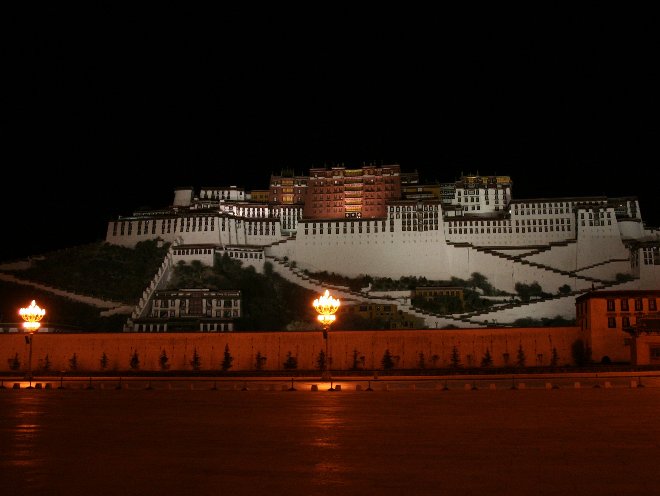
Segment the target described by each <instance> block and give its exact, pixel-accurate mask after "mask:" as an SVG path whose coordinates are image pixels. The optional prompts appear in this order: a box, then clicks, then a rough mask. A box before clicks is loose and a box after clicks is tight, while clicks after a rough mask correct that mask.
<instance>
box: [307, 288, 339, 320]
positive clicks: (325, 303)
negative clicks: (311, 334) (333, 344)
mask: <svg viewBox="0 0 660 496" xmlns="http://www.w3.org/2000/svg"><path fill="white" fill-rule="evenodd" d="M313 305H314V310H316V311H317V312H318V314H319V315H318V317H317V318H318V320H319V322H321V324H323V325H330V324H332V323H333V322H334V321H335V318H336V317H335V315H334V314H335V312H336V311H337V309H338V308H339V300H338V299H337V298H333V297H332V296H330V292H329V291H328V290H327V289H326V290H325V293H324V294H323V296H321V297H320V298H317V299H315V300H314V303H313Z"/></svg>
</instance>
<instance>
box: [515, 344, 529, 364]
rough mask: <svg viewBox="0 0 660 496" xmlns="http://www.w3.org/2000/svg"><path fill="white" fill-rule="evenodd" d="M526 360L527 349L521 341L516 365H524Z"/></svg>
mask: <svg viewBox="0 0 660 496" xmlns="http://www.w3.org/2000/svg"><path fill="white" fill-rule="evenodd" d="M526 361H527V358H526V357H525V350H523V347H522V343H520V345H518V353H517V354H516V367H524V366H525V362H526Z"/></svg>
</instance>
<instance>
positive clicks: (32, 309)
mask: <svg viewBox="0 0 660 496" xmlns="http://www.w3.org/2000/svg"><path fill="white" fill-rule="evenodd" d="M18 314H19V315H20V316H21V317H22V318H23V320H24V321H25V322H23V329H25V332H27V333H28V335H27V336H25V341H26V342H27V343H28V344H29V345H30V353H29V355H28V357H29V358H28V373H27V377H26V379H29V380H30V387H32V335H33V334H34V333H35V332H37V330H38V329H39V327H40V326H41V324H40V323H39V321H40V320H41V319H42V318H43V317H44V315H46V310H45V309H44V308H39V307H38V306H37V303H36V302H35V301H34V300H32V303H30V306H29V307H27V308H21V309H20V310H19V311H18Z"/></svg>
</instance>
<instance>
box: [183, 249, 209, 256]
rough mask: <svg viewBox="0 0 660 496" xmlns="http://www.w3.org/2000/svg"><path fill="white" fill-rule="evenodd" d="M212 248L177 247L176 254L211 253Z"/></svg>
mask: <svg viewBox="0 0 660 496" xmlns="http://www.w3.org/2000/svg"><path fill="white" fill-rule="evenodd" d="M212 253H213V249H212V248H176V249H175V250H174V254H175V255H211V254H212Z"/></svg>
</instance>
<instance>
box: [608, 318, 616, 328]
mask: <svg viewBox="0 0 660 496" xmlns="http://www.w3.org/2000/svg"><path fill="white" fill-rule="evenodd" d="M607 327H609V328H610V329H613V328H615V327H616V319H615V318H614V317H608V318H607Z"/></svg>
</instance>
